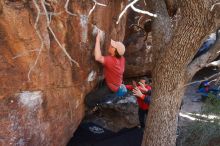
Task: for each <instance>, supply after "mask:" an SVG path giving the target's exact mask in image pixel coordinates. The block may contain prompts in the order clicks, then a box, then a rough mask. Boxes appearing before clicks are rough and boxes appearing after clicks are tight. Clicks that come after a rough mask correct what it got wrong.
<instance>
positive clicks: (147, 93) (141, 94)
mask: <svg viewBox="0 0 220 146" xmlns="http://www.w3.org/2000/svg"><path fill="white" fill-rule="evenodd" d="M132 82H133V85H126V88H127V89H128V90H132V92H133V95H135V96H136V97H137V103H138V107H139V108H138V118H139V123H140V127H141V128H142V129H144V128H145V121H146V118H147V114H148V108H149V104H150V100H151V86H149V85H148V84H149V83H150V82H148V84H146V83H145V82H146V79H144V78H142V79H141V80H140V82H138V84H139V85H137V84H136V82H135V81H132Z"/></svg>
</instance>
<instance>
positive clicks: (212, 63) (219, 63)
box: [206, 60, 220, 67]
mask: <svg viewBox="0 0 220 146" xmlns="http://www.w3.org/2000/svg"><path fill="white" fill-rule="evenodd" d="M209 66H218V67H220V60H217V61H213V62H211V63H209V64H207V65H206V67H209Z"/></svg>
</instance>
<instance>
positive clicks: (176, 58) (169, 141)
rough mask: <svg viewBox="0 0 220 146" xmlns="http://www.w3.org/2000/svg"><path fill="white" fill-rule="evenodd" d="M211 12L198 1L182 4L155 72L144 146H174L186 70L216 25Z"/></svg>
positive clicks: (205, 4) (193, 0)
mask: <svg viewBox="0 0 220 146" xmlns="http://www.w3.org/2000/svg"><path fill="white" fill-rule="evenodd" d="M209 8H210V7H209V6H207V3H205V2H204V3H203V2H198V1H197V0H191V1H181V2H180V9H181V14H182V20H181V23H180V24H179V27H178V28H177V29H176V30H175V32H174V35H173V39H172V40H171V41H170V43H169V44H168V45H167V46H166V47H165V49H163V50H161V52H160V57H159V58H158V60H157V63H156V66H155V69H154V70H153V92H152V93H153V95H152V102H151V106H150V109H149V114H148V119H147V123H146V125H147V127H146V129H145V132H144V137H143V142H142V146H174V145H175V142H176V127H177V115H178V111H179V107H180V104H181V100H182V99H181V98H182V96H183V93H184V89H183V88H182V87H183V85H184V83H185V72H186V68H187V65H188V63H189V62H190V61H191V59H192V58H193V56H194V54H195V53H196V51H197V48H199V45H200V43H201V40H202V38H204V36H205V35H206V34H207V33H208V32H209V31H210V28H213V24H214V23H212V22H213V19H212V15H211V13H210V11H209ZM153 39H154V38H153ZM158 43H160V42H158Z"/></svg>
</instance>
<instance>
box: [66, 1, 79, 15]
mask: <svg viewBox="0 0 220 146" xmlns="http://www.w3.org/2000/svg"><path fill="white" fill-rule="evenodd" d="M69 1H70V0H66V4H65V6H64V8H65V11H66V13H67V14H69V15H71V16H77V14H74V13H72V12H70V11H69V10H68V5H69Z"/></svg>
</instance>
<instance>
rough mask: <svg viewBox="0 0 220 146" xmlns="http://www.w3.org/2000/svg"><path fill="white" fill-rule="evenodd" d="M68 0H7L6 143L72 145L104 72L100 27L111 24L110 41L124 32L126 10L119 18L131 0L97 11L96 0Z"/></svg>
mask: <svg viewBox="0 0 220 146" xmlns="http://www.w3.org/2000/svg"><path fill="white" fill-rule="evenodd" d="M42 1H43V0H42ZM34 2H36V3H34ZM66 2H68V0H67V1H63V0H56V1H54V0H53V1H52V0H46V1H45V3H43V4H42V3H41V1H37V0H36V1H35V0H32V1H30V0H22V1H14V0H0V83H1V86H0V109H1V110H0V145H2V146H6V145H18V146H25V145H32V146H39V145H43V146H47V145H59V146H64V145H66V143H67V142H68V140H69V138H70V137H71V136H72V133H73V132H74V131H75V129H76V128H77V126H78V125H79V123H80V122H81V120H82V118H83V116H84V111H85V107H84V96H85V95H86V93H88V92H89V91H91V89H92V88H94V87H95V85H96V83H97V81H98V80H99V79H100V78H101V74H102V71H101V67H100V66H99V64H98V63H97V62H95V60H94V57H93V48H94V38H95V37H94V32H95V31H96V28H97V27H98V28H100V29H102V30H104V31H105V42H104V45H103V47H102V48H106V47H107V46H108V44H109V40H110V38H113V39H116V40H123V38H124V34H125V24H126V17H123V18H122V19H121V21H120V23H119V24H118V25H116V21H117V17H118V15H119V13H120V12H121V11H122V9H123V8H124V6H125V5H126V3H127V0H117V1H116V0H115V1H112V0H99V2H100V3H103V4H106V5H107V6H106V7H103V6H100V5H96V7H95V9H94V11H93V12H92V13H91V15H90V16H88V14H89V12H90V10H91V9H92V8H93V6H94V2H93V1H92V0H76V1H69V4H68V5H65V4H66ZM44 6H45V7H44ZM65 6H66V7H65ZM65 8H66V9H65ZM45 10H46V11H47V12H48V13H45ZM38 12H40V13H38ZM68 13H69V14H68ZM70 13H71V14H72V13H74V15H71V14H70ZM38 16H39V17H38ZM46 16H48V17H46ZM37 18H39V19H37ZM47 18H48V19H47ZM37 20H38V21H37ZM47 22H48V23H47ZM48 24H49V25H48ZM48 26H49V27H48ZM35 28H36V29H35ZM50 29H51V30H50ZM53 33H54V34H55V35H53ZM58 42H59V44H58ZM61 48H65V49H66V52H68V54H69V55H70V57H71V58H72V59H74V60H75V61H76V62H78V63H79V67H77V65H76V64H75V63H74V62H70V60H69V58H68V56H67V55H66V54H65V53H64V51H63V50H62V49H61ZM103 52H105V50H103Z"/></svg>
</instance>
